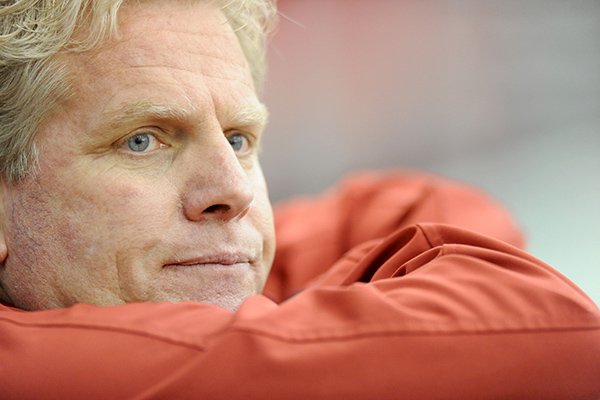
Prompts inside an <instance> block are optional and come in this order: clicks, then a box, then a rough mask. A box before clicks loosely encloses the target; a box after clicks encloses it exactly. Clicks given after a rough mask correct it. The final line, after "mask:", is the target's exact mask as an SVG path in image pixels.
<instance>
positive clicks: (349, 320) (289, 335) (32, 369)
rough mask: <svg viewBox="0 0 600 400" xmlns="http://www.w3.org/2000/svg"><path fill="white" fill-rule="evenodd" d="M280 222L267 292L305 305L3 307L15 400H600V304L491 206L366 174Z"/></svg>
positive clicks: (433, 182)
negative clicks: (523, 246)
mask: <svg viewBox="0 0 600 400" xmlns="http://www.w3.org/2000/svg"><path fill="white" fill-rule="evenodd" d="M377 187H379V190H378V189H377ZM387 191H389V193H385V192H387ZM455 195H456V196H457V197H458V198H460V201H459V200H456V198H453V199H452V200H449V199H448V196H455ZM385 210H387V211H385ZM278 218H281V219H278V225H277V229H278V234H279V235H280V240H281V242H280V243H281V246H282V247H281V249H282V253H281V254H280V255H279V256H278V261H277V264H276V266H275V270H274V275H273V279H272V280H271V281H270V282H269V286H268V289H269V290H270V292H271V295H273V296H274V297H275V298H277V297H278V296H279V297H287V296H289V295H290V294H293V293H295V292H297V291H298V290H300V289H303V290H302V291H300V292H299V293H298V294H296V295H294V296H292V297H291V298H290V299H289V300H286V301H283V302H281V303H280V304H277V303H276V302H274V301H272V300H270V299H269V298H267V297H266V296H262V295H261V296H254V297H252V298H250V299H248V300H247V301H246V302H245V303H244V304H243V305H242V307H241V308H240V309H239V310H238V311H237V312H236V313H230V312H228V311H225V310H223V309H220V308H218V307H215V306H210V305H206V304H199V303H180V304H128V305H124V306H119V307H104V308H102V307H95V306H89V305H78V306H75V307H71V308H68V309H63V310H52V311H39V312H21V311H18V310H11V309H9V308H7V307H3V308H2V309H1V310H0V397H1V398H3V399H39V398H44V399H53V398H55V399H65V398H85V399H107V398H111V399H116V398H164V399H179V398H227V399H238V398H239V399H264V398H285V399H331V398H352V399H359V398H364V399H367V398H369V399H371V398H381V399H396V398H410V399H453V398H455V399H485V398H519V399H520V398H531V399H566V398H568V399H595V398H598V397H600V379H598V377H599V376H600V311H599V310H598V308H597V306H596V305H594V303H593V302H592V301H591V300H590V299H589V298H588V297H587V296H585V294H583V293H582V292H581V291H580V290H579V289H578V288H577V287H576V286H575V285H573V284H572V283H571V282H569V281H568V280H567V279H566V278H564V277H563V276H561V275H560V274H559V273H558V272H556V271H555V270H553V269H552V268H550V267H549V266H547V265H545V264H543V263H542V262H541V261H539V260H537V259H535V258H534V257H532V256H530V255H528V254H527V253H525V252H524V251H522V250H520V249H519V248H517V247H515V246H512V245H510V244H507V243H505V242H503V241H500V240H497V239H494V238H492V237H491V236H496V237H499V238H503V239H506V240H508V241H512V242H513V243H520V241H521V239H520V236H519V235H518V233H517V231H516V230H515V229H514V228H513V226H512V224H511V223H510V221H509V219H508V218H507V216H506V214H505V213H504V212H502V211H498V209H497V208H496V207H495V206H493V205H491V203H488V201H487V199H485V198H484V197H482V195H480V194H477V193H474V192H470V191H469V190H467V189H466V188H464V187H462V186H457V185H455V184H451V183H448V182H443V181H439V180H437V179H434V178H428V177H420V176H403V175H397V176H396V177H393V176H392V175H385V176H373V177H369V178H367V177H365V176H363V177H359V178H357V180H351V181H348V182H347V183H346V184H344V185H343V186H342V188H341V189H340V190H339V191H337V192H332V193H330V194H329V195H327V196H326V197H325V199H323V200H320V201H319V200H307V201H303V202H300V203H296V204H295V205H294V204H292V205H289V206H286V207H285V208H284V209H283V210H282V211H281V214H278ZM388 218H390V219H391V220H392V221H393V222H390V219H388ZM423 221H429V222H430V223H425V222H423ZM417 222H419V223H417ZM448 223H454V224H458V225H461V226H462V227H467V228H471V229H476V230H477V229H478V230H479V231H485V232H486V233H487V234H489V235H491V236H485V235H482V234H480V233H473V232H472V231H469V230H464V229H462V228H458V227H456V226H451V225H448ZM394 224H396V226H400V227H401V228H400V229H394ZM402 227H403V228H402ZM311 232H314V235H313V234H311ZM381 236H384V237H381ZM378 237H379V239H378ZM294 238H295V239H296V240H294ZM307 246H313V247H307ZM315 246H316V247H317V249H315V248H314V247H315ZM318 249H320V250H318ZM347 250H349V251H347ZM319 251H322V254H323V255H322V258H323V259H322V260H321V259H320V258H319V257H318V255H319ZM307 252H308V254H306V253H307ZM342 253H345V255H343V256H342ZM332 258H334V259H336V258H337V259H338V260H337V262H335V263H334V265H333V266H331V261H332V260H331V259H332ZM297 260H300V261H297ZM313 261H314V263H313ZM333 261H335V260H333ZM328 267H329V268H328ZM287 268H294V271H288V270H286V269H287ZM297 268H302V269H301V271H300V272H298V271H296V270H295V269H297Z"/></svg>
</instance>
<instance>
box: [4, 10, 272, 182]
mask: <svg viewBox="0 0 600 400" xmlns="http://www.w3.org/2000/svg"><path fill="white" fill-rule="evenodd" d="M124 1H127V0H12V1H8V5H1V6H0V179H4V180H5V181H7V182H12V183H14V182H17V181H19V180H20V179H22V178H24V177H25V176H26V174H27V173H28V172H30V171H31V170H32V166H33V164H34V161H35V160H36V158H37V150H36V147H35V144H34V139H35V135H36V133H37V130H38V127H39V125H40V123H41V122H42V120H43V118H44V117H45V116H46V115H48V114H49V113H50V112H51V111H52V110H53V108H54V107H55V106H56V105H57V104H58V102H59V101H60V100H61V99H63V98H64V96H66V95H67V93H68V89H69V80H68V78H69V74H68V71H67V69H66V68H65V67H64V66H63V65H61V64H60V63H59V62H58V61H57V60H56V58H55V57H54V56H55V55H56V54H57V53H59V52H61V51H86V50H89V49H92V48H93V47H94V46H96V45H97V44H98V43H99V42H101V41H102V40H103V39H104V38H106V37H107V35H115V34H117V14H118V10H119V8H120V7H121V5H122V3H123V2H124ZM165 1H173V0H165ZM211 1H212V2H214V3H217V4H218V5H219V6H220V7H221V9H222V10H223V13H224V14H225V16H226V17H227V20H228V22H229V24H230V25H231V26H232V28H233V29H234V31H235V33H236V35H237V37H238V40H239V42H240V45H241V47H242V50H243V51H244V55H245V56H246V59H247V61H248V64H249V66H250V70H251V72H252V77H253V80H254V84H255V86H256V88H257V90H260V89H261V88H262V84H263V80H264V74H265V62H264V57H265V43H266V38H267V35H268V33H269V32H270V31H271V30H272V28H273V27H274V25H275V23H276V21H275V20H276V10H275V5H274V4H273V1H272V0H211ZM6 3H7V2H6V1H3V2H2V4H6ZM78 27H85V32H86V35H85V36H83V37H80V36H79V35H77V36H76V37H75V35H73V33H74V32H75V31H76V30H77V28H78Z"/></svg>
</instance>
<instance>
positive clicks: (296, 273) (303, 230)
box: [264, 170, 524, 302]
mask: <svg viewBox="0 0 600 400" xmlns="http://www.w3.org/2000/svg"><path fill="white" fill-rule="evenodd" d="M422 222H435V223H444V224H451V225H454V226H457V227H461V228H465V229H468V230H472V231H474V232H478V233H482V234H485V235H488V236H492V237H495V238H497V239H500V240H502V241H505V242H507V243H510V244H513V245H515V246H517V247H523V245H524V239H523V235H522V234H521V232H520V230H519V229H518V228H517V226H516V224H515V223H514V221H513V220H512V218H511V216H510V214H509V213H508V212H507V211H506V210H505V209H504V208H503V207H502V206H500V205H499V204H498V203H496V202H495V201H493V200H492V199H491V198H490V197H489V196H487V195H486V194H485V193H482V192H480V191H478V190H476V189H474V188H472V187H470V186H467V185H464V184H462V183H459V182H454V181H451V180H448V179H443V178H440V177H437V176H433V175H428V174H424V173H416V172H410V171H401V170H391V171H386V172H380V171H377V172H363V173H360V174H354V175H351V176H349V177H347V178H346V179H345V180H343V181H342V182H341V184H340V185H338V186H337V187H336V188H334V189H333V190H330V191H329V192H327V193H325V194H323V195H321V196H317V197H313V198H303V199H296V200H292V201H288V202H286V203H283V204H280V205H279V206H278V207H276V208H275V227H276V232H277V253H276V256H275V262H274V264H273V268H272V270H271V274H270V275H269V280H268V282H267V285H266V287H265V291H264V293H265V295H267V296H268V297H269V298H271V299H273V300H275V301H276V302H280V301H282V300H284V299H286V298H287V297H288V296H290V295H292V294H294V293H296V292H297V291H299V290H301V289H303V288H304V287H306V286H307V285H308V284H309V282H310V281H311V280H312V279H314V278H316V277H318V276H319V275H321V274H322V273H323V272H325V271H326V270H327V269H329V268H330V267H331V265H332V264H333V263H334V262H335V261H336V260H338V259H339V258H340V257H341V256H342V255H343V254H344V253H346V252H347V251H348V250H350V249H352V248H354V247H356V246H358V245H360V244H361V243H364V242H367V241H369V240H372V239H378V238H383V237H386V236H388V235H389V234H391V233H392V232H394V231H396V230H397V229H400V228H402V227H406V226H410V225H413V224H417V223H422Z"/></svg>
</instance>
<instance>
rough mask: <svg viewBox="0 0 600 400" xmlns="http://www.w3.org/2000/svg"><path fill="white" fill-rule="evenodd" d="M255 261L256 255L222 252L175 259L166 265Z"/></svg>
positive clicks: (237, 263) (233, 264) (235, 263)
mask: <svg viewBox="0 0 600 400" xmlns="http://www.w3.org/2000/svg"><path fill="white" fill-rule="evenodd" d="M253 262H254V257H252V256H250V255H247V254H243V253H222V254H211V255H204V256H199V257H193V258H184V259H179V260H173V261H169V262H167V263H166V264H165V265H164V266H165V267H173V266H181V267H185V266H202V265H205V266H215V265H223V266H235V265H239V264H245V265H247V264H252V263H253Z"/></svg>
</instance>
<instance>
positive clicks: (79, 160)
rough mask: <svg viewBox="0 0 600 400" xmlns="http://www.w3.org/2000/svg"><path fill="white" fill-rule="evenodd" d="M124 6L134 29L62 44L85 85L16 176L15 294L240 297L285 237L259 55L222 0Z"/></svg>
mask: <svg viewBox="0 0 600 400" xmlns="http://www.w3.org/2000/svg"><path fill="white" fill-rule="evenodd" d="M119 15H120V21H121V25H120V36H119V38H118V39H115V40H112V41H111V42H108V43H104V44H102V46H101V47H100V48H98V49H96V50H94V51H91V52H86V53H80V54H66V55H64V56H62V57H63V61H64V62H65V63H66V65H67V66H68V68H69V70H70V71H72V73H73V74H74V85H73V93H72V96H71V97H70V98H69V99H68V100H67V101H66V102H64V103H63V104H62V105H61V107H60V108H59V109H58V110H57V111H56V112H54V113H53V114H52V115H50V116H49V117H48V118H47V119H46V120H45V121H44V122H43V124H42V126H41V128H40V130H39V132H38V136H37V138H36V144H37V146H38V148H39V150H40V157H39V171H40V172H39V173H38V174H37V175H35V176H32V177H28V178H27V179H26V180H25V181H23V182H21V183H19V184H16V185H4V187H3V188H2V191H3V203H4V204H3V209H2V210H0V211H2V212H0V215H1V214H4V223H3V232H2V238H1V240H2V241H3V242H4V244H5V246H6V248H7V249H8V256H7V257H6V259H5V265H4V266H3V267H0V280H1V282H2V286H3V292H4V295H3V297H4V298H5V300H7V301H10V302H12V303H13V304H14V305H15V306H17V307H21V308H24V309H45V308H55V307H65V306H68V305H71V304H73V303H80V302H85V303H93V304H98V305H114V304H121V303H124V302H134V301H184V300H192V301H204V302H210V303H213V304H218V305H221V306H224V307H227V308H230V309H234V308H236V307H237V306H238V305H239V303H240V302H241V301H242V300H243V299H244V298H245V297H247V296H249V295H252V294H255V293H259V292H260V291H261V290H262V287H263V284H264V282H265V279H266V276H267V274H268V271H269V268H270V265H271V262H272V259H273V252H274V233H273V224H272V214H271V208H270V204H269V200H268V197H267V190H266V187H265V182H264V178H263V174H262V171H261V168H260V165H259V162H258V159H257V151H258V145H259V141H260V136H261V133H262V129H263V125H264V111H263V109H262V106H261V104H260V103H259V101H258V99H257V97H256V94H255V90H254V86H253V83H252V79H251V75H250V72H249V69H248V66H247V63H246V60H245V58H244V55H243V53H242V51H241V49H240V47H239V44H238V42H237V39H236V37H235V34H234V33H233V31H232V29H231V27H230V26H229V25H228V24H227V23H226V19H225V17H224V16H223V15H222V13H221V12H220V11H219V10H218V8H216V7H215V6H211V5H207V4H204V3H201V2H200V3H197V4H193V5H191V4H189V2H176V1H168V2H166V1H150V2H140V4H137V2H131V3H129V4H127V5H125V6H124V7H123V8H122V10H121V12H120V14H119ZM1 244H2V243H0V245H1ZM0 247H2V246H0Z"/></svg>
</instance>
